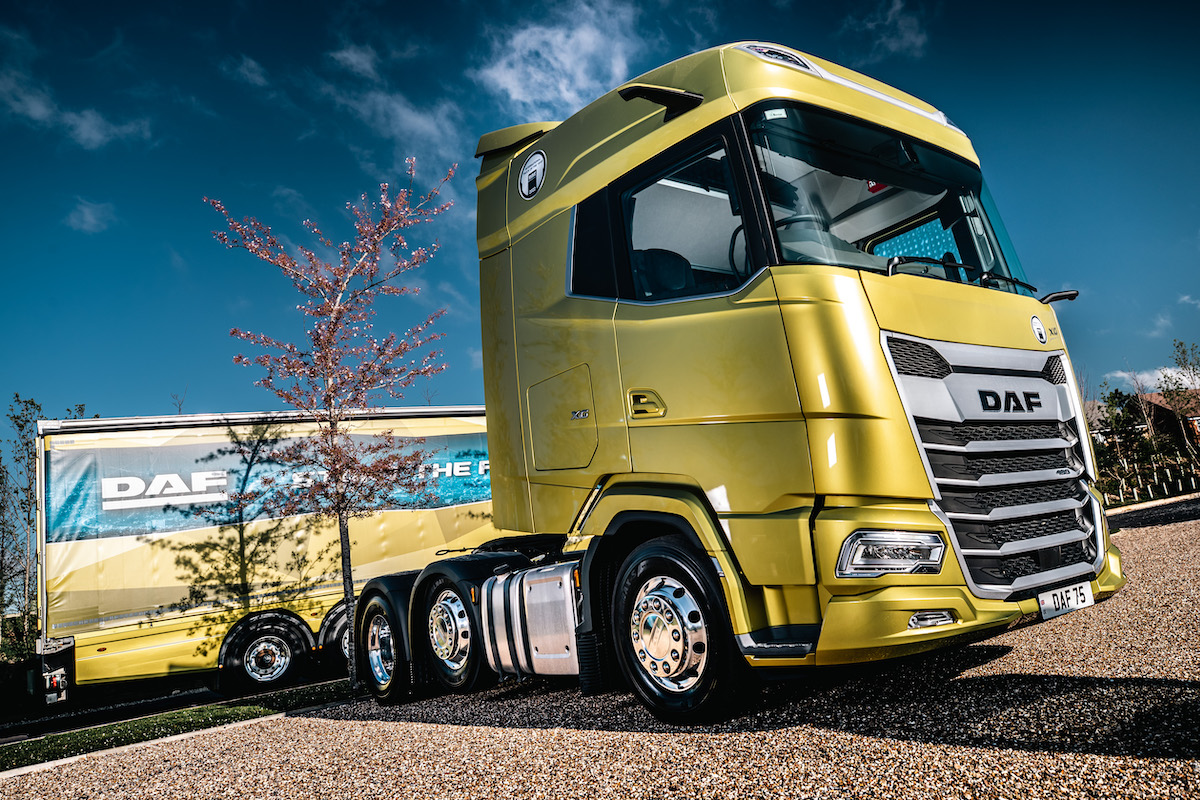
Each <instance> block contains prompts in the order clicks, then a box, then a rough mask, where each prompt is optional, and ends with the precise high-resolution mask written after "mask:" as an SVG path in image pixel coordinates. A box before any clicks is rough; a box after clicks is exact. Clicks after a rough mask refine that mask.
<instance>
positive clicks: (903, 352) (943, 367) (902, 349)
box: [888, 339, 950, 378]
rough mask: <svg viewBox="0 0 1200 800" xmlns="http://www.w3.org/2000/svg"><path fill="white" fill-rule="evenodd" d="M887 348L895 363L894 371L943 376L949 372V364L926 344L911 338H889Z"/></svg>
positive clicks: (931, 376)
mask: <svg viewBox="0 0 1200 800" xmlns="http://www.w3.org/2000/svg"><path fill="white" fill-rule="evenodd" d="M888 350H889V351H890V352H891V354H892V361H893V362H895V364H896V371H897V372H899V373H900V374H901V375H915V376H917V377H920V378H944V377H946V376H947V375H949V374H950V364H949V363H948V362H947V361H946V359H944V358H942V356H941V354H940V353H938V351H937V350H934V349H933V348H932V347H930V346H929V345H927V344H921V343H920V342H914V341H913V340H912V339H889V340H888Z"/></svg>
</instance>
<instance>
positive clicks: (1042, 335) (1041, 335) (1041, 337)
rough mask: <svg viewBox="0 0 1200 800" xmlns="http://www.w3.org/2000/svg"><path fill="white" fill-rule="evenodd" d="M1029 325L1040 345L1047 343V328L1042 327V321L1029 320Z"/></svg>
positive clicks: (1033, 318) (1032, 318)
mask: <svg viewBox="0 0 1200 800" xmlns="http://www.w3.org/2000/svg"><path fill="white" fill-rule="evenodd" d="M1029 325H1030V327H1032V328H1033V335H1034V336H1035V337H1036V338H1037V340H1038V344H1045V343H1046V327H1045V326H1044V325H1042V321H1041V320H1040V319H1038V318H1037V317H1030V318H1029Z"/></svg>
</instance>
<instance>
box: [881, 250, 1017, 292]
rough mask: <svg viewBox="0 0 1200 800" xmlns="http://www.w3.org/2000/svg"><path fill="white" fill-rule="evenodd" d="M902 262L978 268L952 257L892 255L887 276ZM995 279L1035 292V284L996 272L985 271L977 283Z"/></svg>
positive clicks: (967, 269) (984, 284)
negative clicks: (1031, 284)
mask: <svg viewBox="0 0 1200 800" xmlns="http://www.w3.org/2000/svg"><path fill="white" fill-rule="evenodd" d="M947 255H949V254H948V253H947ZM902 264H932V265H934V266H938V267H947V268H949V267H954V268H956V269H961V270H966V271H967V272H975V271H977V270H978V269H979V267H972V266H970V265H969V264H961V263H959V262H958V261H955V260H954V259H952V258H934V257H932V256H892V257H891V258H889V259H888V268H887V274H888V276H889V277H890V276H892V275H895V274H896V267H899V266H900V265H902ZM932 277H935V278H936V277H940V276H938V275H934V276H932ZM943 280H950V279H949V278H948V277H947V278H943ZM996 281H1007V282H1008V283H1011V284H1013V285H1015V286H1020V287H1022V288H1023V289H1028V290H1029V291H1031V292H1037V287H1036V286H1030V285H1029V284H1028V283H1026V282H1025V281H1019V280H1017V279H1016V278H1010V277H1009V276H1008V275H1001V274H1000V273H998V272H986V271H985V272H983V273H982V274H981V275H980V276H979V285H980V286H987V285H988V284H989V283H994V282H996ZM954 282H955V283H956V282H957V281H954Z"/></svg>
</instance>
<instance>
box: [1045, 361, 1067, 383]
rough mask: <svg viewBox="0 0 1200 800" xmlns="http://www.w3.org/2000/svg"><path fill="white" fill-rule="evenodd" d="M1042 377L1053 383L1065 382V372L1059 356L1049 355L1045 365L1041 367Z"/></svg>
mask: <svg viewBox="0 0 1200 800" xmlns="http://www.w3.org/2000/svg"><path fill="white" fill-rule="evenodd" d="M1042 377H1043V378H1045V379H1046V380H1047V381H1049V382H1050V383H1054V384H1063V383H1066V382H1067V373H1066V370H1064V369H1063V365H1062V357H1061V356H1050V357H1049V358H1048V359H1046V366H1044V367H1042Z"/></svg>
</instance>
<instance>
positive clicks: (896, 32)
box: [838, 0, 929, 64]
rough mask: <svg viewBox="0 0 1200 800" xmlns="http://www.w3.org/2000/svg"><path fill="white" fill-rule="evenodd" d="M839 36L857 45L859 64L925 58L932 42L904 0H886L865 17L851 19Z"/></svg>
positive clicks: (847, 19)
mask: <svg viewBox="0 0 1200 800" xmlns="http://www.w3.org/2000/svg"><path fill="white" fill-rule="evenodd" d="M838 35H839V36H841V37H843V38H851V39H853V40H854V41H855V42H856V51H857V55H858V57H857V59H856V61H857V63H859V64H874V63H876V62H879V61H882V60H884V59H885V58H888V57H889V56H894V55H901V56H908V57H909V58H921V57H923V56H924V55H925V45H926V44H927V43H928V42H929V34H927V33H926V32H925V27H924V23H923V20H922V19H921V17H920V14H919V13H918V12H917V11H914V10H909V9H907V8H905V6H904V0H883V2H881V3H880V4H879V5H878V6H877V7H876V8H875V10H874V11H873V12H871V13H870V14H868V15H866V16H865V17H862V18H856V17H847V18H846V19H845V20H844V21H843V22H842V27H841V29H840V30H839V31H838Z"/></svg>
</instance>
